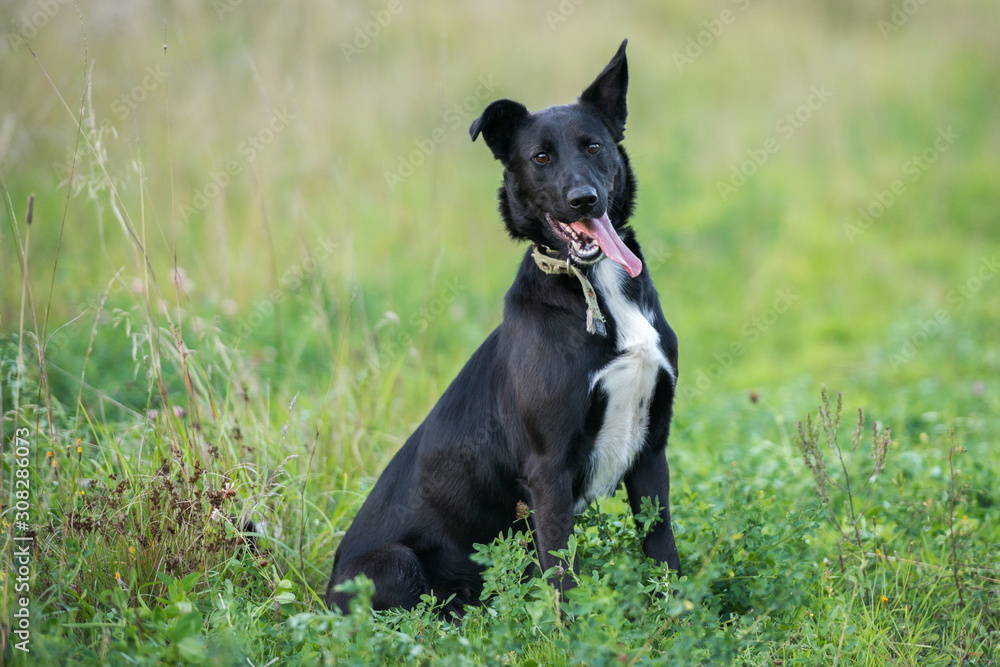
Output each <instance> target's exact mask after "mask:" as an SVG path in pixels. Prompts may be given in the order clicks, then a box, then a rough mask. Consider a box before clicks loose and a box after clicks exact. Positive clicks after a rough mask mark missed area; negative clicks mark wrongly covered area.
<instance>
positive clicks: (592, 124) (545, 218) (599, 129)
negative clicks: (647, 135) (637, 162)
mask: <svg viewBox="0 0 1000 667" xmlns="http://www.w3.org/2000/svg"><path fill="white" fill-rule="evenodd" d="M627 42H628V40H626V41H624V42H622V45H621V46H620V47H619V49H618V52H617V53H616V54H615V56H614V58H612V59H611V62H609V63H608V65H607V67H605V68H604V71H603V72H601V73H600V75H598V77H597V78H596V79H595V80H594V82H593V83H592V84H590V86H588V87H587V89H586V90H584V91H583V94H582V95H580V99H579V100H578V101H577V102H576V103H575V104H569V105H565V106H554V107H549V108H547V109H542V110H541V111H536V112H534V113H530V112H529V111H528V110H527V109H526V108H525V107H524V105H523V104H519V103H518V102H514V101H512V100H497V101H496V102H493V103H491V104H490V105H489V106H487V107H486V109H485V110H484V111H483V115H482V116H480V117H479V118H478V119H477V120H476V121H475V122H474V123H473V124H472V127H471V128H470V129H469V132H470V134H471V135H472V140H473V141H475V140H476V138H477V137H478V136H479V135H480V134H482V135H483V139H484V140H485V141H486V145H487V146H489V148H490V150H491V151H492V152H493V157H495V158H496V159H497V160H500V162H501V163H502V164H503V167H504V185H503V187H501V188H500V211H501V213H502V215H503V218H504V221H505V222H506V224H507V229H508V231H509V232H510V234H511V236H512V237H514V238H516V239H527V240H530V241H532V242H533V243H538V244H541V245H544V246H547V247H549V248H551V249H553V250H555V251H557V252H559V254H560V256H562V257H568V258H570V259H571V260H572V261H573V262H574V263H576V264H580V265H584V266H586V265H589V264H593V263H595V262H597V261H599V260H601V259H603V258H604V257H608V258H610V259H611V260H613V261H615V262H617V263H618V264H621V265H622V266H623V267H625V270H626V271H628V273H629V274H630V275H631V276H633V277H634V276H637V275H639V273H640V272H641V271H642V262H641V261H640V260H639V258H638V257H636V255H635V254H634V253H633V252H632V251H631V250H630V249H629V248H628V247H627V246H626V245H625V243H624V242H623V241H622V235H626V238H627V235H628V234H629V233H630V232H628V230H627V228H626V227H625V223H626V221H627V219H628V216H629V215H630V214H631V213H632V200H633V197H634V195H635V182H634V180H633V178H632V173H631V169H630V167H629V162H628V155H626V153H625V149H624V148H622V146H621V145H620V144H621V141H622V140H623V139H624V137H625V117H626V114H627V111H626V106H625V95H626V92H627V90H628V63H627V62H626V59H625V45H626V43H627Z"/></svg>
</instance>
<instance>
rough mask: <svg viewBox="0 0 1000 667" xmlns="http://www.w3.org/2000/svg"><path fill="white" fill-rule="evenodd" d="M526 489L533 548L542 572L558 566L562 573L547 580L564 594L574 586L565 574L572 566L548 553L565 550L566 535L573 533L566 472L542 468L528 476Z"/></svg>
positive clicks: (569, 491) (571, 579)
mask: <svg viewBox="0 0 1000 667" xmlns="http://www.w3.org/2000/svg"><path fill="white" fill-rule="evenodd" d="M527 482H528V484H527V486H528V490H529V491H530V492H531V507H532V509H533V510H534V517H533V518H534V524H535V549H536V551H537V553H538V561H539V563H541V566H542V570H543V571H546V570H548V569H549V568H552V567H556V566H559V567H561V568H563V571H562V573H557V574H556V575H554V576H553V577H552V579H551V580H550V581H551V583H552V585H553V587H555V589H556V590H559V591H567V590H569V589H571V588H573V587H574V586H576V580H575V579H574V578H573V575H572V574H570V573H569V570H570V569H573V570H574V571H575V569H576V563H575V562H574V563H569V562H566V561H565V560H564V559H561V558H559V557H557V556H554V555H552V554H551V553H549V552H550V551H559V550H560V549H565V548H566V547H567V546H568V543H569V536H570V534H571V533H572V532H573V486H572V479H571V476H570V473H569V471H567V470H562V471H552V470H550V469H549V470H547V469H546V466H540V469H539V470H538V471H537V472H536V473H535V474H532V475H530V476H529V477H528V480H527Z"/></svg>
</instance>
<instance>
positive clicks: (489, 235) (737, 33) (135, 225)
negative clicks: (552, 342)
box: [0, 0, 1000, 474]
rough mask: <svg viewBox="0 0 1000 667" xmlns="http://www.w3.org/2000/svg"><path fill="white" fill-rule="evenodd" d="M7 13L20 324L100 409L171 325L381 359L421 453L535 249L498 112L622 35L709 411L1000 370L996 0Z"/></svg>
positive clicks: (690, 360) (356, 368)
mask: <svg viewBox="0 0 1000 667" xmlns="http://www.w3.org/2000/svg"><path fill="white" fill-rule="evenodd" d="M0 15H2V17H3V26H4V28H3V30H4V33H5V35H4V37H3V38H2V40H0V89H2V91H3V92H2V94H0V175H2V189H3V192H2V195H3V199H4V201H3V207H2V209H3V212H2V213H0V216H2V217H3V223H2V225H0V295H2V301H0V331H2V332H3V333H4V334H5V335H8V336H9V335H12V334H16V333H18V332H21V331H29V330H34V329H35V326H34V325H32V324H31V323H32V322H33V321H37V322H38V323H39V326H38V329H39V330H41V329H42V326H41V325H42V324H44V326H45V329H44V330H45V331H46V339H47V343H48V347H47V352H46V357H47V362H48V363H49V364H50V366H51V371H50V382H51V383H52V388H53V392H54V393H53V396H54V398H56V399H59V400H63V401H65V402H66V403H67V404H69V405H70V406H73V404H74V402H75V400H76V397H77V393H78V392H79V391H81V390H80V378H81V377H82V375H81V374H83V373H84V368H83V362H84V359H89V362H88V363H89V365H88V367H87V369H86V370H85V375H84V376H83V377H84V378H85V382H84V385H85V387H86V388H85V390H83V391H82V394H81V395H82V400H83V402H84V404H85V406H86V408H87V409H88V410H102V411H109V412H105V413H103V414H106V415H107V416H108V419H114V418H117V417H116V416H115V415H117V414H119V413H118V412H114V411H120V410H125V411H126V413H127V412H128V411H140V412H142V411H144V410H145V409H146V408H148V407H150V406H152V407H156V404H157V402H158V401H160V400H162V399H160V398H157V396H156V395H155V394H156V392H152V393H153V397H152V398H150V395H151V392H150V391H149V386H148V384H147V382H146V380H145V379H143V373H142V372H141V371H142V369H143V368H144V364H147V365H148V360H146V361H144V356H143V351H142V346H141V345H139V344H137V343H136V338H135V331H134V330H133V329H130V328H129V326H127V324H128V321H129V319H130V318H138V319H139V320H140V321H143V320H147V319H148V320H149V321H151V322H154V323H157V322H158V323H159V324H161V325H164V326H166V322H167V321H170V322H174V323H180V324H182V325H183V327H182V328H183V331H182V332H181V334H182V336H183V340H184V343H185V345H186V346H187V347H188V348H189V352H191V353H192V355H193V356H192V357H191V358H192V359H194V360H197V359H198V358H199V357H198V355H202V357H203V358H204V356H205V355H208V354H209V353H210V350H209V349H208V347H209V344H210V343H209V342H208V339H202V338H200V336H202V335H203V334H204V333H205V332H213V333H214V334H215V335H216V337H214V338H212V339H211V340H212V341H214V342H212V343H211V345H219V346H221V347H223V348H225V349H229V350H234V351H238V352H239V353H240V355H241V358H243V359H244V362H245V364H244V365H243V366H241V369H242V370H241V371H240V372H239V373H237V372H232V373H231V374H230V378H229V379H235V380H236V381H237V383H238V386H239V387H240V390H241V391H243V390H249V391H257V392H258V393H259V394H261V395H267V396H272V393H273V395H274V396H284V397H289V396H292V395H294V394H295V393H300V392H301V395H302V398H301V399H300V400H301V401H303V402H304V403H303V404H305V405H311V406H313V408H315V409H317V410H318V411H322V410H328V411H331V412H334V413H338V414H339V413H340V412H342V411H344V410H348V411H349V410H352V409H357V406H354V408H352V406H351V405H350V404H349V403H350V399H349V398H348V399H344V398H343V396H342V394H344V393H345V392H346V390H345V389H344V388H345V387H357V386H362V385H364V383H365V382H368V381H369V380H370V379H372V378H374V377H378V378H379V379H380V387H381V388H380V389H379V395H380V397H381V398H380V400H379V402H378V405H379V410H381V411H382V412H383V414H384V415H385V421H382V422H379V426H378V428H376V429H374V430H376V431H380V432H382V431H384V432H385V433H387V434H386V435H383V436H377V437H385V438H387V439H388V440H387V441H388V442H389V443H390V445H391V446H390V447H389V448H388V449H389V450H390V453H391V450H392V449H394V447H395V446H398V444H399V442H401V438H404V437H405V436H406V434H407V433H408V430H409V429H410V428H412V426H413V425H414V424H415V423H416V422H418V421H419V420H420V419H422V417H423V416H424V415H425V414H426V412H427V410H428V409H429V408H430V406H431V405H433V403H434V401H435V400H436V398H437V396H438V395H439V394H440V392H441V391H442V390H443V389H444V387H445V386H446V385H447V383H448V382H449V381H450V379H451V378H452V377H453V376H454V374H455V373H456V372H457V371H458V369H459V368H460V367H461V365H462V364H463V363H464V361H465V360H466V359H467V358H468V356H469V355H470V354H471V352H472V351H473V350H474V349H475V348H476V347H477V346H478V344H479V343H480V342H481V341H482V340H483V339H484V338H485V337H486V336H487V335H488V333H489V332H490V331H491V330H492V329H493V327H495V326H496V325H497V324H498V323H499V322H500V321H501V319H502V298H503V295H504V293H505V291H506V289H507V288H508V286H509V285H510V283H511V281H512V279H513V276H514V273H515V271H516V267H517V265H518V262H519V258H520V256H521V254H522V253H523V252H524V250H525V248H524V247H521V246H515V245H514V244H512V243H511V242H510V241H509V240H508V239H507V238H506V236H505V233H504V231H503V229H502V224H501V223H500V221H499V217H498V215H497V213H496V202H495V191H496V187H497V186H498V184H499V182H500V174H501V168H500V165H499V164H498V163H496V162H494V160H493V159H492V157H491V155H490V154H489V151H488V150H487V148H486V147H485V145H483V144H481V143H472V142H470V140H469V135H468V127H469V125H470V124H471V122H472V121H473V120H474V119H475V118H476V117H477V116H478V114H479V113H480V111H481V110H482V109H483V107H484V106H485V105H486V104H488V103H489V102H490V101H492V100H494V99H497V98H502V97H510V98H513V99H516V100H518V101H521V102H523V103H524V104H525V105H527V106H528V107H529V109H538V108H542V107H545V106H549V105H552V104H562V103H567V102H571V101H573V100H574V99H575V98H576V96H577V95H578V94H579V93H580V92H581V91H582V90H583V88H584V87H585V86H586V85H587V84H588V83H589V82H590V81H591V80H592V79H593V78H594V76H596V74H597V73H598V72H599V71H600V70H601V68H602V67H603V66H604V65H605V63H606V62H607V61H608V60H609V58H610V57H611V55H612V54H613V53H614V52H615V49H616V48H617V46H618V44H619V43H620V42H621V40H622V39H623V38H628V39H629V46H628V58H629V69H630V75H631V84H630V89H629V119H628V127H627V131H626V141H625V144H626V146H627V148H628V150H629V152H630V154H631V156H632V158H633V165H634V168H635V172H636V174H637V176H638V179H639V185H640V191H639V198H638V210H637V214H636V216H635V218H634V227H635V229H636V231H637V234H638V238H639V240H640V242H641V243H642V246H643V249H644V252H645V254H646V258H647V267H648V270H649V271H650V272H651V273H652V276H653V279H654V281H655V283H656V285H657V287H658V289H659V291H660V294H661V298H662V302H663V308H664V311H665V313H666V315H667V319H668V320H669V321H670V323H671V324H672V325H673V327H674V328H675V330H676V331H677V333H678V336H679V338H680V344H681V367H680V370H681V382H682V388H681V399H680V400H681V403H682V407H680V408H679V409H678V419H679V420H681V423H683V419H684V417H683V415H684V414H685V408H684V407H683V406H687V405H696V404H698V403H699V402H704V401H706V400H708V398H707V397H709V396H713V395H714V396H716V397H718V396H734V397H737V398H736V399H734V400H737V399H738V400H745V399H744V398H742V397H743V396H744V395H745V394H747V392H750V395H751V397H752V399H753V400H755V401H756V400H758V399H759V400H762V401H765V402H777V401H781V400H784V398H788V397H795V396H799V395H801V394H802V392H803V391H805V392H808V393H809V394H810V395H815V391H814V390H815V388H816V387H817V386H818V385H819V383H820V382H825V383H827V384H828V385H830V386H832V387H837V388H845V389H848V390H849V391H850V392H851V393H852V396H853V397H854V398H855V400H857V401H859V402H864V401H870V400H875V401H881V402H883V403H886V402H888V403H892V402H894V401H896V400H898V401H903V402H905V401H907V400H909V399H908V398H907V397H908V396H910V395H911V394H912V393H913V392H917V393H923V394H926V395H933V396H935V397H936V398H935V400H937V399H938V398H941V397H944V399H943V400H944V401H945V402H947V401H948V400H950V399H948V398H947V397H948V396H951V395H961V396H962V397H968V398H969V399H970V400H977V397H982V396H984V395H985V396H986V397H989V396H995V394H996V392H997V389H998V382H997V379H998V378H997V368H998V361H1000V359H998V333H1000V328H998V325H1000V290H998V283H1000V280H998V277H997V273H998V272H1000V266H998V264H997V257H998V255H1000V230H998V222H1000V221H998V214H1000V199H998V197H997V193H998V191H1000V115H998V102H1000V41H998V40H997V39H996V34H997V27H998V25H1000V5H998V4H997V3H996V2H993V1H991V0H959V1H955V2H947V3H945V2H937V1H935V0H927V1H926V2H925V1H923V0H896V1H890V0H885V1H881V0H879V1H868V2H861V1H860V0H855V1H834V0H814V1H804V0H803V1H797V2H792V1H778V0H732V1H731V0H724V1H719V2H707V3H706V2H691V1H683V2H670V3H630V4H626V3H606V2H598V1H597V0H547V1H544V2H504V3H495V2H467V3H445V2H419V3H418V2H409V1H407V0H388V1H387V2H381V1H373V2H344V1H340V2H329V3H321V2H299V3H281V4H271V3H254V2H245V1H242V0H213V1H212V2H195V1H183V0H181V1H176V2H167V1H156V2H153V1H149V2H143V1H127V2H115V3H96V2H80V3H64V2H62V1H61V0H24V1H19V2H9V1H5V2H3V5H2V8H0ZM32 196H33V197H34V203H33V211H32V216H31V217H32V223H31V225H30V228H29V227H28V226H27V224H26V219H27V211H28V206H29V198H31V197H32ZM142 249H144V252H145V255H144V254H143V250H142ZM24 255H26V257H27V261H26V265H27V267H28V272H27V274H28V279H27V281H24V280H23V276H24V272H23V268H24V264H23V263H22V256H24ZM29 287H30V290H29V289H28V288H29ZM29 292H30V294H29ZM105 294H107V297H108V300H107V302H106V303H102V299H103V297H104V295H105ZM28 297H31V299H30V300H29V298H28ZM147 303H148V304H151V305H149V306H148V308H147V305H146V304H147ZM144 313H148V315H147V314H144ZM95 320H96V322H97V326H96V327H95ZM92 331H93V332H94V335H93V339H91V333H92ZM11 349H13V348H9V347H8V348H6V349H5V354H7V355H8V361H10V359H9V356H10V354H11V352H10V350H11ZM88 349H90V351H89V352H88ZM220 349H221V348H220ZM167 375H168V378H167V379H168V385H169V387H170V389H171V390H177V389H182V388H183V382H182V379H181V378H180V376H179V375H176V374H175V375H171V374H170V373H169V372H168V373H167ZM226 379H227V378H225V377H222V381H223V384H224V383H225V381H226ZM9 390H10V383H9V382H8V383H7V387H6V391H8V392H9ZM338 392H339V393H338ZM346 393H350V392H346ZM783 397H784V398H783ZM7 400H8V401H9V400H10V398H9V394H8V399H7ZM345 400H346V401H347V402H346V403H345V402H343V401H345ZM983 400H986V398H983ZM990 400H994V401H995V399H990ZM8 406H9V402H8ZM327 414H329V412H328V413H327ZM365 419H367V417H365ZM368 433H369V435H371V432H370V431H369V432H368ZM376 435H377V434H376ZM352 437H353V438H357V439H360V440H367V436H364V437H361V436H352ZM380 460H381V459H380ZM368 472H369V473H372V474H373V473H374V472H375V471H374V470H371V471H368Z"/></svg>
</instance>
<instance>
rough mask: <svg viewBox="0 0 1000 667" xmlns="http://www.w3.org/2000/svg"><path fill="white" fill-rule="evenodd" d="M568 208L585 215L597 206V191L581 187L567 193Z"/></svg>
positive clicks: (585, 186) (586, 186)
mask: <svg viewBox="0 0 1000 667" xmlns="http://www.w3.org/2000/svg"><path fill="white" fill-rule="evenodd" d="M567 197H568V199H569V202H568V203H569V207H570V208H571V209H573V210H574V211H579V212H581V213H587V212H589V211H590V209H591V208H593V207H594V205H595V204H597V190H595V189H594V188H592V187H590V186H589V185H581V186H579V187H575V188H573V189H572V190H570V191H569V194H568V195H567Z"/></svg>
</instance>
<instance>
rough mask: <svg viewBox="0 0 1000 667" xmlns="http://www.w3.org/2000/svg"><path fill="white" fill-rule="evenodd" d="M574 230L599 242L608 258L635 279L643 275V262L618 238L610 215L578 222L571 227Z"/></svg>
mask: <svg viewBox="0 0 1000 667" xmlns="http://www.w3.org/2000/svg"><path fill="white" fill-rule="evenodd" d="M570 227H571V228H572V229H575V230H576V231H578V232H583V233H584V234H586V235H587V236H590V237H592V238H594V239H596V240H597V245H599V246H601V250H603V251H604V254H605V255H607V256H608V258H609V259H610V260H611V261H613V262H615V263H617V264H621V265H622V266H623V267H625V270H626V271H628V274H629V275H630V276H632V277H633V278H635V277H636V276H637V275H639V274H640V273H642V260H640V259H639V258H638V257H636V256H635V254H634V253H633V252H632V251H631V250H629V249H628V246H626V245H625V244H624V243H622V240H621V239H620V238H618V232H616V231H615V228H614V227H613V226H612V225H611V220H609V219H608V214H607V213H605V214H604V215H602V216H601V217H600V218H590V219H588V220H578V221H577V222H574V223H573V224H571V225H570Z"/></svg>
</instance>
